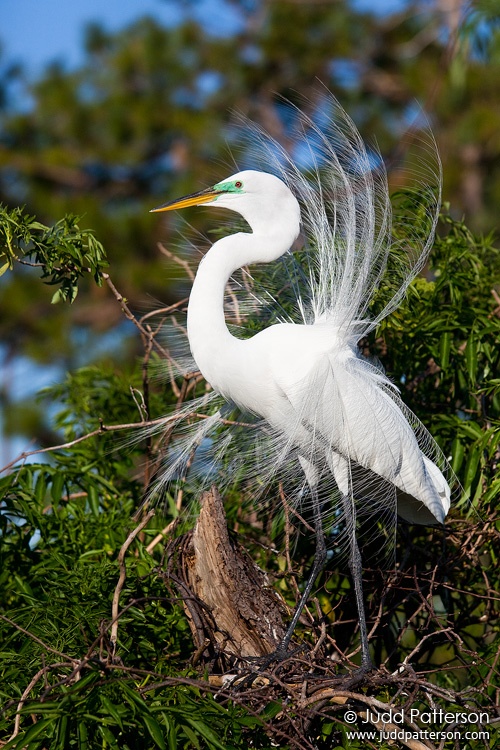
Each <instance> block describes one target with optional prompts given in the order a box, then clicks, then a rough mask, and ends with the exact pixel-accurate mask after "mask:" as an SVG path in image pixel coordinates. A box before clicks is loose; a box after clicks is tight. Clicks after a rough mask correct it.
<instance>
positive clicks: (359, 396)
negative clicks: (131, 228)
mask: <svg viewBox="0 0 500 750" xmlns="http://www.w3.org/2000/svg"><path fill="white" fill-rule="evenodd" d="M329 101H330V104H332V100H329ZM332 106H333V109H334V112H333V121H332V122H331V124H330V125H329V126H328V128H327V132H326V133H324V132H322V131H320V130H319V129H318V128H317V127H316V125H315V124H314V123H313V122H312V121H311V120H309V119H308V118H306V117H305V116H304V115H300V118H301V122H302V131H303V132H302V142H303V144H306V149H305V150H304V148H303V153H307V161H308V164H307V166H308V167H309V169H308V174H304V173H303V172H302V171H301V170H299V168H298V167H297V166H296V165H295V164H294V163H293V161H292V159H291V158H290V157H289V156H288V155H287V154H286V153H285V152H284V150H283V149H281V148H280V147H279V146H278V145H277V144H276V143H274V142H273V141H272V140H271V139H269V138H267V136H265V135H264V134H263V133H262V132H260V131H255V132H256V133H257V139H256V140H257V142H258V148H259V149H260V151H261V155H262V153H263V154H264V156H263V159H264V161H265V163H266V164H267V165H268V168H270V169H271V171H275V172H276V173H277V174H278V175H279V177H278V176H276V175H275V174H270V173H268V172H262V171H255V170H244V171H240V172H237V173H236V174H233V175H231V176H230V177H228V178H226V179H224V180H222V181H221V182H219V183H217V184H216V185H214V186H213V187H210V188H208V189H206V190H202V191H201V192H197V193H194V194H191V195H188V196H186V197H184V198H181V199H179V200H175V201H172V202H169V203H166V204H164V205H162V206H160V207H159V208H156V209H154V211H170V210H172V209H180V208H184V207H187V206H192V205H196V206H201V205H205V206H210V207H216V208H226V209H230V210H231V211H234V212H236V213H238V214H240V215H241V216H242V217H243V218H244V219H245V220H246V222H247V223H248V225H249V227H250V230H251V231H250V232H245V231H242V232H238V233H236V234H232V235H229V236H227V237H224V238H223V239H221V240H219V241H218V242H216V243H215V244H214V245H213V246H212V247H211V248H210V250H209V251H208V253H207V254H206V255H205V257H204V258H203V260H202V261H201V263H200V265H199V268H198V272H197V274H196V278H195V280H194V283H193V287H192V290H191V295H190V299H189V306H188V323H187V332H188V339H189V344H190V348H191V352H192V356H193V358H194V360H195V362H196V364H197V366H198V368H199V370H200V371H201V373H202V374H203V376H204V377H205V379H206V380H207V382H208V383H209V384H210V385H211V386H212V388H213V389H214V391H215V392H217V393H219V394H221V395H222V396H223V397H224V398H225V399H226V400H228V401H230V402H233V403H234V404H236V405H237V406H239V407H240V408H241V409H243V410H245V411H248V412H251V413H253V414H255V415H258V417H260V418H261V420H263V422H264V424H265V425H266V429H267V430H268V432H270V434H271V435H272V436H273V439H272V440H271V441H270V442H269V443H268V445H271V444H272V446H273V448H272V450H273V451H274V453H273V455H269V456H267V457H266V458H267V459H268V464H269V466H271V467H272V468H271V469H270V472H271V473H273V474H276V473H279V470H280V467H281V468H282V469H283V471H285V470H286V471H288V472H290V458H291V457H292V458H293V459H294V463H293V467H294V468H293V469H292V472H301V475H302V480H301V481H302V484H303V477H305V479H306V482H307V485H308V487H309V494H310V501H311V504H312V512H313V517H314V523H315V530H316V554H315V562H314V565H313V570H312V572H311V576H310V578H309V580H308V582H307V584H306V586H305V589H304V592H303V595H302V598H301V601H300V603H299V605H298V607H297V609H296V612H295V615H294V617H293V620H292V622H291V625H290V628H289V630H288V631H287V634H286V636H285V639H284V641H283V642H282V643H281V644H280V646H279V648H278V651H281V652H284V651H286V648H287V646H288V644H289V641H290V638H291V635H292V632H293V629H294V627H295V625H296V623H297V621H298V618H299V616H300V612H301V609H302V608H303V606H304V604H305V601H306V600H307V597H308V596H309V594H310V591H311V588H312V586H313V583H314V580H315V578H316V576H317V574H318V572H319V571H320V569H321V568H322V566H323V565H324V562H325V559H326V545H325V536H324V530H323V525H324V523H323V522H324V515H325V510H324V508H325V498H326V499H327V501H328V505H329V509H328V510H327V513H328V514H330V513H331V508H332V507H337V508H340V510H341V512H342V514H343V517H344V519H345V524H346V530H347V539H348V541H349V551H350V554H349V563H350V569H351V573H352V576H353V579H354V586H355V593H356V601H357V606H358V612H359V620H360V636H361V654H362V667H363V668H369V667H370V665H371V660H370V655H369V648H368V640H367V630H366V622H365V614H364V604H363V595H362V584H361V557H360V553H359V549H358V545H357V541H356V515H357V513H359V512H360V510H359V509H360V508H361V509H363V512H367V513H373V514H374V515H377V514H382V513H384V512H385V513H388V514H389V515H390V514H394V513H395V511H396V510H397V513H398V514H399V515H400V516H401V517H402V518H404V519H406V520H408V521H409V522H412V523H424V524H427V523H436V522H438V523H442V522H443V521H444V518H445V516H446V514H447V512H448V510H449V507H450V487H449V484H448V482H447V480H446V478H445V476H444V474H443V471H446V468H445V466H446V464H445V462H444V459H443V458H442V456H441V454H440V453H439V450H438V449H437V447H436V446H435V444H434V442H433V441H432V438H430V436H429V434H428V433H427V432H426V431H425V429H424V428H423V427H422V425H420V423H419V422H418V420H417V419H416V417H415V416H414V415H413V414H412V413H411V412H410V411H409V410H408V409H407V407H405V406H404V404H403V402H402V401H401V399H400V397H399V394H398V390H397V388H396V387H395V385H394V384H393V383H392V382H391V381H390V380H389V378H388V377H387V376H386V375H385V373H384V371H383V370H382V368H381V366H380V365H379V364H378V363H377V362H374V361H372V360H369V359H367V358H366V357H364V356H363V355H362V354H361V351H360V348H359V347H358V342H359V340H360V339H361V338H362V337H364V336H366V335H367V334H368V333H369V332H370V331H371V330H373V329H374V328H375V326H376V325H377V324H378V323H379V322H380V321H381V320H382V319H383V318H384V317H385V316H386V315H388V314H389V313H390V312H391V311H393V310H394V309H395V308H396V307H397V305H398V304H399V302H400V301H401V299H402V297H403V295H404V293H405V291H406V289H407V288H408V285H409V284H410V282H411V280H412V279H413V278H414V276H415V275H416V273H417V272H418V271H419V270H421V268H422V266H423V264H424V262H425V260H426V257H427V255H428V252H429V250H430V247H431V245H432V240H433V234H434V229H435V225H436V221H437V211H438V209H439V201H440V195H439V190H438V195H437V196H435V195H433V194H432V195H431V193H429V191H427V193H426V194H425V195H426V198H422V197H421V198H420V203H417V204H416V205H415V207H414V211H415V216H416V217H417V218H416V219H415V221H416V222H418V223H419V224H417V223H416V224H415V226H414V227H413V228H412V227H411V221H412V219H410V220H407V221H406V224H405V225H404V226H405V228H406V231H405V232H403V235H405V236H404V237H403V238H402V240H401V241H399V242H398V240H397V239H395V238H394V236H392V221H391V204H390V200H389V196H388V188H387V183H386V176H385V171H384V169H383V167H382V166H381V162H380V157H379V155H378V154H377V153H376V152H375V151H368V150H367V149H366V147H365V146H364V144H363V142H362V140H361V138H360V136H359V134H358V132H357V130H356V128H355V126H354V125H353V123H352V122H351V120H350V119H349V118H348V116H347V115H346V114H345V113H344V112H343V110H342V109H341V107H340V106H339V105H338V104H337V103H336V102H335V101H333V104H332ZM421 195H422V193H421ZM430 195H431V197H429V196H430ZM426 200H427V202H428V203H429V204H430V207H429V205H427V206H426V208H425V210H424V211H423V212H422V206H424V205H425V201H426ZM419 211H420V214H419ZM417 214H419V215H418V216H417ZM426 221H427V227H426V229H425V230H422V228H421V225H422V222H426ZM419 225H420V228H419ZM301 226H302V227H303V230H304V234H305V235H306V241H307V249H306V251H305V252H306V253H307V259H308V265H309V273H308V278H307V283H306V291H305V293H303V294H302V295H301V296H300V297H299V299H298V300H297V307H298V309H299V311H300V315H301V321H299V322H278V323H275V324H273V325H270V326H268V327H267V328H265V329H264V330H262V331H260V332H259V333H257V334H255V335H253V336H252V337H251V338H246V339H241V338H238V337H236V336H234V335H233V334H232V333H231V332H230V331H229V329H228V327H227V325H226V319H225V314H224V296H225V290H226V284H227V282H228V280H229V279H230V277H231V276H232V275H233V273H234V272H235V271H236V270H237V269H239V268H241V267H242V266H246V265H253V264H261V263H272V262H273V261H276V260H277V259H278V258H280V257H281V256H283V255H284V254H286V253H288V251H289V250H290V248H291V246H292V245H293V243H294V242H295V240H296V238H297V237H298V236H299V233H300V231H301ZM409 239H410V240H411V242H410V244H408V240H409ZM388 259H389V260H391V266H392V268H391V271H390V273H389V275H387V274H386V276H385V277H384V274H385V273H386V267H387V263H388ZM381 286H382V287H383V289H382V291H380V290H379V288H380V287H381ZM377 295H378V296H377ZM384 295H385V297H384ZM376 296H377V300H376V302H377V304H378V310H379V311H378V313H377V312H372V310H375V309H376V308H375V307H374V302H373V299H374V297H376ZM198 440H199V438H198ZM269 450H271V448H269ZM438 463H439V466H438V465H437V464H438ZM171 474H172V472H171ZM396 504H397V506H396Z"/></svg>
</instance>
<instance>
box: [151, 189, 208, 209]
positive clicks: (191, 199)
mask: <svg viewBox="0 0 500 750" xmlns="http://www.w3.org/2000/svg"><path fill="white" fill-rule="evenodd" d="M218 195H220V190H216V189H215V188H213V187H211V188H207V189H206V190H200V191H199V192H198V193H191V194H190V195H185V196H184V198H177V200H174V201H169V202H168V203H164V204H163V205H162V206H158V208H152V209H151V211H150V213H152V214H154V213H159V212H160V211H173V210H174V209H176V208H187V207H188V206H200V205H202V204H203V203H211V202H212V201H214V200H215V199H216V198H217V196H218Z"/></svg>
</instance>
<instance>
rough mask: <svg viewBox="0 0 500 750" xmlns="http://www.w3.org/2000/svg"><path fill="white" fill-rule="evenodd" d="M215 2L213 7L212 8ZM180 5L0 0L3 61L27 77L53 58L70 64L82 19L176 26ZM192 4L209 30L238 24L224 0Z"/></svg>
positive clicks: (129, 0)
mask: <svg viewBox="0 0 500 750" xmlns="http://www.w3.org/2000/svg"><path fill="white" fill-rule="evenodd" d="M214 5H217V6H218V7H217V12H216V13H214ZM181 7H182V4H181V3H179V2H171V1H170V2H169V0H84V1H82V0H76V1H75V0H0V45H1V48H2V50H3V61H4V62H7V61H8V62H12V61H14V60H15V61H17V62H21V63H23V65H24V67H25V68H26V70H27V72H28V73H29V74H30V75H31V76H36V75H37V74H39V73H40V72H41V71H42V70H43V68H44V67H45V65H46V64H47V63H49V62H51V61H53V60H55V59H58V60H62V61H64V62H65V64H66V65H69V66H71V67H73V66H76V65H78V64H79V62H81V60H82V45H83V36H84V34H83V32H84V27H85V24H86V23H88V22H91V21H98V22H99V23H101V24H102V25H103V26H104V27H105V28H106V29H108V30H109V31H116V30H118V29H120V28H122V27H123V26H126V25H127V24H129V23H130V22H132V21H134V20H135V19H137V18H139V17H142V16H145V15H150V16H153V17H154V18H156V19H158V21H159V22H161V23H164V24H166V25H175V24H177V23H179V22H180V21H181V20H182V10H181ZM191 7H192V13H193V15H195V16H196V17H197V18H198V19H199V20H200V21H202V22H203V24H204V26H205V27H207V28H208V30H209V31H210V32H212V33H214V34H216V33H221V32H222V33H230V32H231V31H233V30H234V29H235V28H236V27H237V25H238V18H237V16H236V15H235V13H234V11H233V10H232V9H231V6H229V5H226V3H225V1H224V0H198V1H197V2H196V3H195V4H194V5H193V6H191ZM222 19H223V23H221V21H222Z"/></svg>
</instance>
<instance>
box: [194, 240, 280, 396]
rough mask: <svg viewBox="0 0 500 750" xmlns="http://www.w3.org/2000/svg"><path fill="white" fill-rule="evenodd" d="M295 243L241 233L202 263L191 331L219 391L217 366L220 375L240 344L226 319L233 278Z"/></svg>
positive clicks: (217, 247)
mask: <svg viewBox="0 0 500 750" xmlns="http://www.w3.org/2000/svg"><path fill="white" fill-rule="evenodd" d="M293 239H294V238H292V239H291V240H290V238H289V237H288V236H283V235H282V236H281V237H269V234H266V236H265V237H264V236H263V235H262V234H261V233H260V232H253V233H244V232H239V233H238V234H232V235H229V236H228V237H224V238H223V239H221V240H219V241H218V242H216V243H215V244H214V245H213V246H212V247H211V248H210V250H209V251H208V253H207V254H206V256H205V257H204V258H203V260H202V261H201V263H200V266H199V268H198V272H197V274H196V278H195V280H194V282H193V288H192V290H191V296H190V298H189V305H188V319H187V331H188V339H189V344H190V347H191V353H192V355H193V357H194V359H195V362H196V364H197V365H198V367H199V368H200V370H201V372H202V374H203V375H204V377H205V378H206V379H207V380H208V382H209V383H211V385H212V386H213V387H214V388H215V389H216V390H217V383H216V382H214V380H215V379H216V377H215V376H214V374H213V365H214V362H217V371H219V370H220V368H221V367H222V366H223V365H224V359H225V357H226V356H227V357H231V352H232V351H233V347H234V346H235V345H237V344H236V342H238V343H239V340H238V339H236V338H235V337H234V336H232V335H231V334H230V333H229V330H228V328H227V325H226V321H225V318H224V292H225V288H226V284H227V282H228V280H229V278H230V276H231V275H232V274H233V273H234V271H236V269H237V268H241V266H243V265H246V264H247V263H248V264H251V263H258V262H270V261H272V260H275V259H276V258H279V257H280V256H281V255H283V253H284V252H286V250H288V248H289V246H290V244H291V242H292V241H293Z"/></svg>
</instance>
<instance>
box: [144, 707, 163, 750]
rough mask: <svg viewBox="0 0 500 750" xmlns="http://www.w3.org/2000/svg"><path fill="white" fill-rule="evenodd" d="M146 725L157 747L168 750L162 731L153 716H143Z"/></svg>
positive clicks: (146, 714) (145, 714)
mask: <svg viewBox="0 0 500 750" xmlns="http://www.w3.org/2000/svg"><path fill="white" fill-rule="evenodd" d="M141 718H142V720H143V722H144V724H145V725H146V727H147V730H148V732H149V734H150V735H151V738H152V739H153V740H154V742H155V744H156V746H157V747H159V748H160V750H167V746H166V744H165V740H164V739H163V733H162V731H161V727H160V725H159V724H158V722H157V721H156V719H154V718H153V717H152V716H151V714H149V713H147V712H145V713H143V714H142V716H141Z"/></svg>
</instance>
